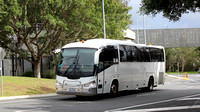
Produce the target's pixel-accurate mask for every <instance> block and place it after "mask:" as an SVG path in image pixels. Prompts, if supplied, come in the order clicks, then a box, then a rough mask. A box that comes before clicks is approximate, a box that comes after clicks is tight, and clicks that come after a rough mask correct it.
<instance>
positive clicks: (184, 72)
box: [167, 72, 198, 74]
mask: <svg viewBox="0 0 200 112" xmlns="http://www.w3.org/2000/svg"><path fill="white" fill-rule="evenodd" d="M184 73H187V74H198V72H179V74H184ZM167 74H178V72H167Z"/></svg>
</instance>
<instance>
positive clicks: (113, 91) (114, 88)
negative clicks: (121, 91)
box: [110, 83, 118, 97]
mask: <svg viewBox="0 0 200 112" xmlns="http://www.w3.org/2000/svg"><path fill="white" fill-rule="evenodd" d="M117 92H118V85H117V84H116V83H112V85H111V87H110V94H111V96H112V97H115V96H116V95H117Z"/></svg>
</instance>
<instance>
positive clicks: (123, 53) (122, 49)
mask: <svg viewBox="0 0 200 112" xmlns="http://www.w3.org/2000/svg"><path fill="white" fill-rule="evenodd" d="M119 51H120V61H121V62H126V61H127V60H128V59H127V51H126V46H124V45H120V46H119Z"/></svg>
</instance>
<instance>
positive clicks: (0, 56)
mask: <svg viewBox="0 0 200 112" xmlns="http://www.w3.org/2000/svg"><path fill="white" fill-rule="evenodd" d="M2 52H3V51H2V48H0V70H1V72H0V73H1V95H2V96H3V72H2V59H3V58H2Z"/></svg>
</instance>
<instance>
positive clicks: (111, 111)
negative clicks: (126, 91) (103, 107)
mask: <svg viewBox="0 0 200 112" xmlns="http://www.w3.org/2000/svg"><path fill="white" fill-rule="evenodd" d="M195 96H200V94H195V95H189V96H184V97H180V98H173V99H169V100H163V101H157V102H151V103H145V104H140V105H133V106H129V107H122V108H118V109H113V110H107V111H105V112H115V111H120V110H125V109H130V108H136V107H141V106H147V105H153V104H159V103H165V102H170V101H174V100H180V99H183V98H188V97H195Z"/></svg>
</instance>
